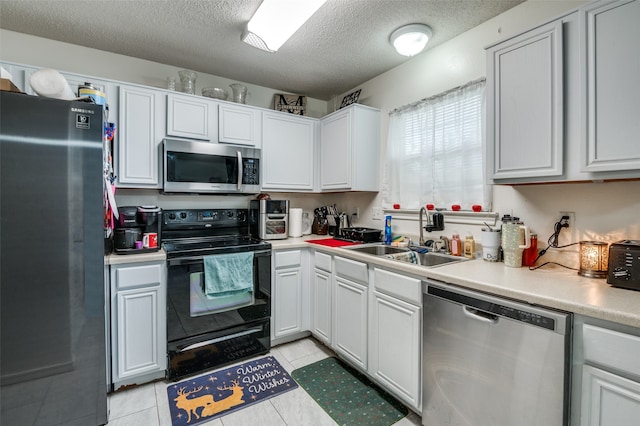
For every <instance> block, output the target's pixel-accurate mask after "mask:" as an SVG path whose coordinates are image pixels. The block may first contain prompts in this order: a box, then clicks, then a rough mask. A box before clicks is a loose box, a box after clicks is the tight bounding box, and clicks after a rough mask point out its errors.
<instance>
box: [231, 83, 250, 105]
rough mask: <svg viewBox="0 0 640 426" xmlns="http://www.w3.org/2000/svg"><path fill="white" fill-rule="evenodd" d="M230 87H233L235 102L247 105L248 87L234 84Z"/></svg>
mask: <svg viewBox="0 0 640 426" xmlns="http://www.w3.org/2000/svg"><path fill="white" fill-rule="evenodd" d="M229 87H231V90H233V102H237V103H239V104H246V103H247V86H243V85H242V84H238V83H233V84H230V85H229Z"/></svg>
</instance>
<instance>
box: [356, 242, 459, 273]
mask: <svg viewBox="0 0 640 426" xmlns="http://www.w3.org/2000/svg"><path fill="white" fill-rule="evenodd" d="M343 248H344V249H346V250H353V251H357V252H360V253H366V254H371V255H373V256H385V257H388V258H390V259H392V260H396V261H399V262H407V263H414V264H416V265H420V266H424V267H427V268H431V267H434V266H439V265H445V264H448V263H455V262H464V261H466V260H468V259H466V258H464V257H460V256H451V255H448V254H444V253H434V252H427V253H418V252H413V253H411V254H409V253H410V252H411V250H410V249H409V248H407V247H390V246H387V245H384V244H383V243H374V244H362V245H357V246H348V247H343ZM404 253H406V254H404Z"/></svg>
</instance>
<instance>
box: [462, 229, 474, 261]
mask: <svg viewBox="0 0 640 426" xmlns="http://www.w3.org/2000/svg"><path fill="white" fill-rule="evenodd" d="M462 252H463V254H464V257H467V258H469V259H473V258H474V256H475V252H476V242H475V241H474V240H473V235H467V238H465V240H464V245H463V250H462Z"/></svg>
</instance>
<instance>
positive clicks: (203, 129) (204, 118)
mask: <svg viewBox="0 0 640 426" xmlns="http://www.w3.org/2000/svg"><path fill="white" fill-rule="evenodd" d="M217 109H218V106H217V103H216V102H214V101H211V100H209V99H205V98H198V97H196V96H185V95H178V94H170V95H168V96H167V135H169V136H177V137H182V138H190V139H200V140H206V141H208V140H211V129H210V126H211V125H212V124H213V123H212V121H213V120H211V118H212V116H213V118H215V121H216V122H217V117H216V116H215V115H213V114H217ZM214 126H215V124H214ZM215 130H216V133H217V127H216V129H215ZM214 139H215V138H214Z"/></svg>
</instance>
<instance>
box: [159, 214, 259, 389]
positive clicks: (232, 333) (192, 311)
mask: <svg viewBox="0 0 640 426" xmlns="http://www.w3.org/2000/svg"><path fill="white" fill-rule="evenodd" d="M162 229H163V237H162V247H163V248H164V250H165V251H166V252H167V353H168V364H169V365H168V368H167V374H166V376H167V379H169V380H177V379H179V378H181V377H184V376H190V375H193V374H197V373H200V372H202V371H206V370H211V369H214V368H217V367H221V366H224V365H228V364H231V363H234V362H238V361H240V360H243V359H248V358H251V357H254V356H256V355H262V354H266V353H267V352H269V350H270V349H271V332H270V329H271V327H270V324H271V322H270V320H271V244H270V243H268V242H266V241H262V240H259V239H257V238H253V237H251V236H250V235H249V210H248V209H207V210H202V209H197V210H164V211H163V213H162ZM211 262H213V263H214V264H215V263H217V264H224V263H225V262H228V264H229V265H233V266H230V267H233V268H242V269H243V270H244V271H245V272H246V271H247V269H246V263H245V262H250V265H249V266H248V268H249V270H251V271H252V272H251V274H250V275H251V280H250V281H251V282H248V280H247V282H246V285H247V287H248V289H247V291H245V292H242V293H241V294H239V295H238V294H233V295H230V296H229V297H228V298H227V296H226V295H221V296H219V297H218V296H215V297H212V296H211V293H210V292H209V291H208V283H207V276H206V274H207V272H206V271H205V268H211ZM235 262H237V263H235ZM209 271H210V269H209ZM243 277H247V278H248V276H247V275H244V276H243Z"/></svg>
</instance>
